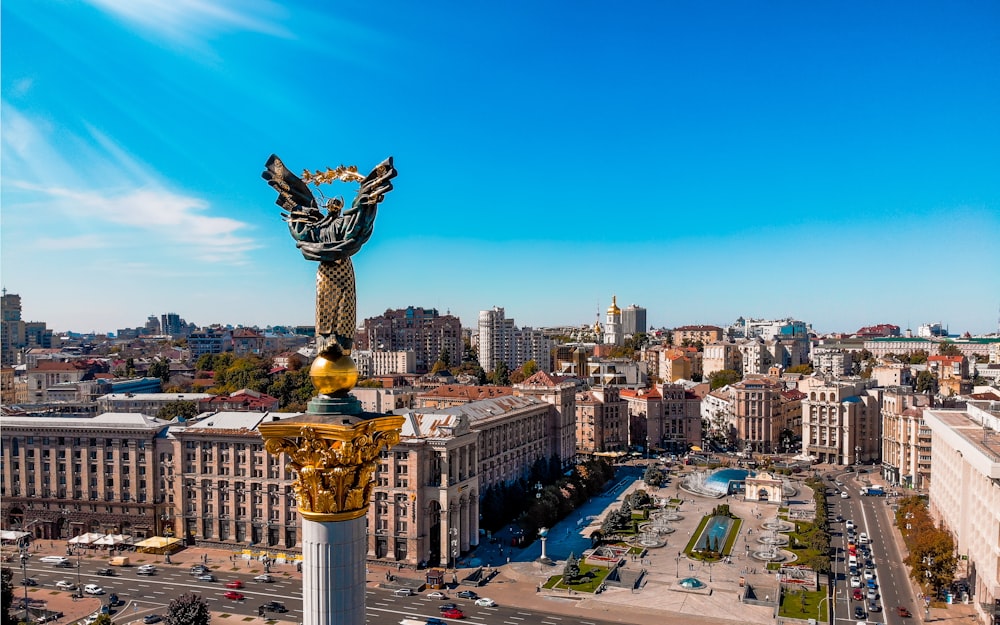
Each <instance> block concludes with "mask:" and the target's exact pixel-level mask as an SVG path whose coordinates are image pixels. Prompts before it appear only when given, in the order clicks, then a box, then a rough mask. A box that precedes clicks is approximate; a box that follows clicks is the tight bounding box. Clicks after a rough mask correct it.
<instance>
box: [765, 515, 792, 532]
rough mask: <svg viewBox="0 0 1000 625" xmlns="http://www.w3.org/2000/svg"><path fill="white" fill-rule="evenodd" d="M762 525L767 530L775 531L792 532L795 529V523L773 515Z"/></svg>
mask: <svg viewBox="0 0 1000 625" xmlns="http://www.w3.org/2000/svg"><path fill="white" fill-rule="evenodd" d="M761 527H763V528H764V529H766V530H771V531H773V532H790V531H792V530H793V529H795V525H793V524H791V523H789V522H788V521H785V520H783V519H779V518H778V517H777V516H773V517H771V518H770V519H768V520H766V521H764V522H763V523H761Z"/></svg>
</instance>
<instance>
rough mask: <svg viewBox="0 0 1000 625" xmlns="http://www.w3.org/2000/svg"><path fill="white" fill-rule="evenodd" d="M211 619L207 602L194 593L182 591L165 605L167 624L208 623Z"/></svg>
mask: <svg viewBox="0 0 1000 625" xmlns="http://www.w3.org/2000/svg"><path fill="white" fill-rule="evenodd" d="M211 619H212V615H211V613H210V612H209V611H208V604H207V603H205V600H204V599H202V598H201V595H198V594H195V593H184V594H183V595H180V596H179V597H177V598H176V599H173V600H172V601H171V602H170V605H169V606H167V616H166V618H165V619H164V622H165V623H166V624H167V625H208V624H209V622H210V621H211Z"/></svg>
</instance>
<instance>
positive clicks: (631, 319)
mask: <svg viewBox="0 0 1000 625" xmlns="http://www.w3.org/2000/svg"><path fill="white" fill-rule="evenodd" d="M645 332H646V309H645V308H643V307H642V306H636V305H635V304H631V305H629V306H626V307H625V308H623V309H622V334H624V335H625V336H628V335H630V334H639V333H645Z"/></svg>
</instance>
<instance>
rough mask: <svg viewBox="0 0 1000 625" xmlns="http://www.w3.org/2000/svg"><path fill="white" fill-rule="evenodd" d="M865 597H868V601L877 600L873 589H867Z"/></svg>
mask: <svg viewBox="0 0 1000 625" xmlns="http://www.w3.org/2000/svg"><path fill="white" fill-rule="evenodd" d="M865 596H866V597H868V600H869V601H875V600H876V599H878V591H877V590H875V589H874V588H869V589H868V594H866V595H865Z"/></svg>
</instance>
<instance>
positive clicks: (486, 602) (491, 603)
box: [476, 597, 497, 608]
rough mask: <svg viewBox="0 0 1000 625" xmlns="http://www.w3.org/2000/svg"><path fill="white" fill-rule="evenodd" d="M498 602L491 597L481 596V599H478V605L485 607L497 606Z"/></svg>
mask: <svg viewBox="0 0 1000 625" xmlns="http://www.w3.org/2000/svg"><path fill="white" fill-rule="evenodd" d="M496 604H497V602H496V601H494V600H492V599H490V598H489V597H480V598H479V599H476V605H478V606H482V607H484V608H492V607H495V606H496Z"/></svg>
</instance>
